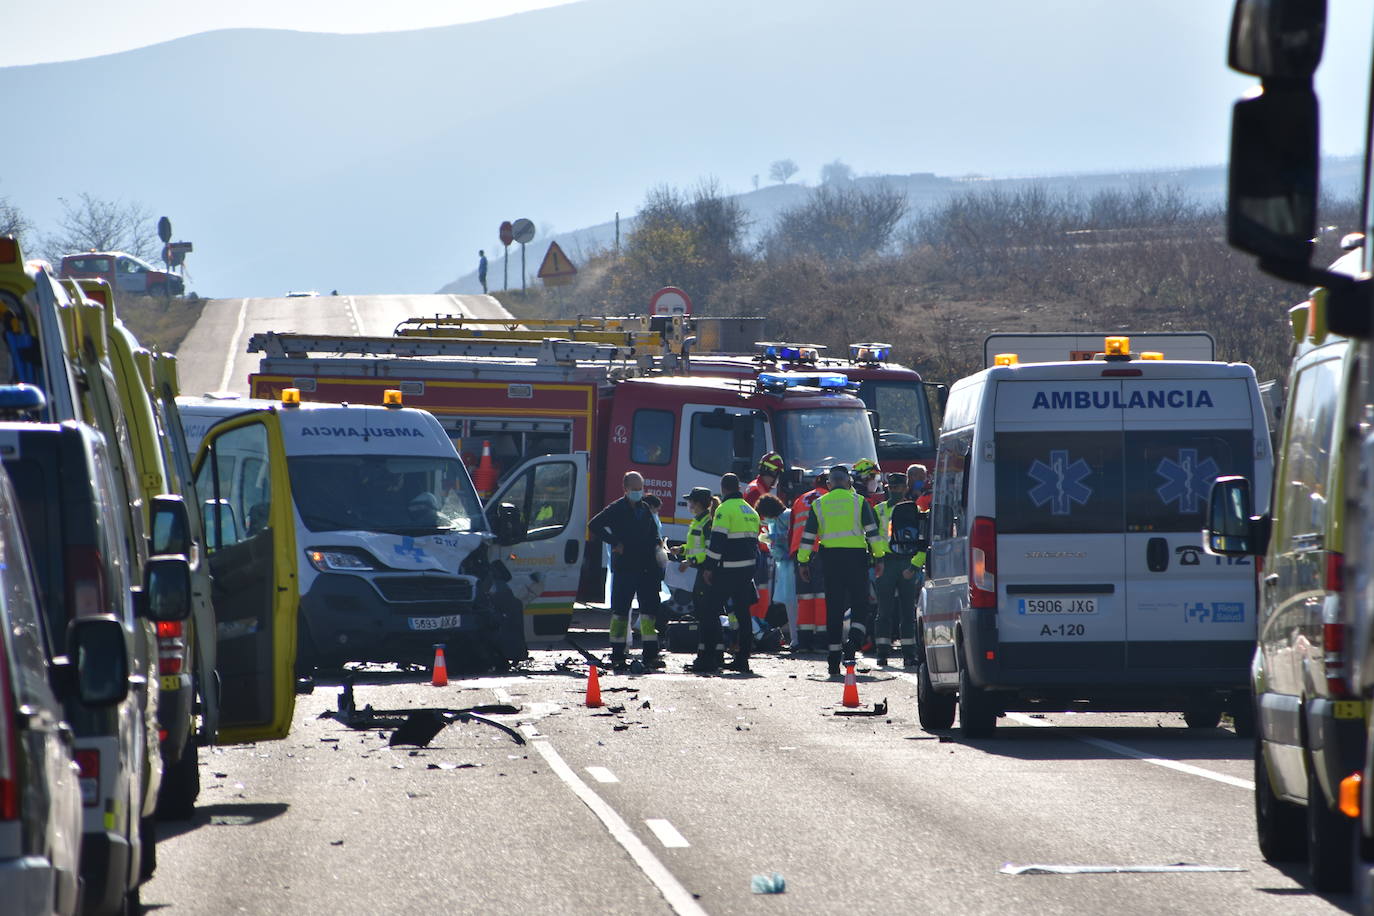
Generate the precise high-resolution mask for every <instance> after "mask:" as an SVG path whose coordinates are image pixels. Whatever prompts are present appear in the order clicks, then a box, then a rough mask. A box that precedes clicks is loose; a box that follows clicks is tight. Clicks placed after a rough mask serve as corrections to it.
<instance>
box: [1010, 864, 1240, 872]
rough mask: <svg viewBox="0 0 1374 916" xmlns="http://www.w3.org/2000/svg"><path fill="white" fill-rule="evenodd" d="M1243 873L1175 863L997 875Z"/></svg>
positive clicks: (1023, 868)
mask: <svg viewBox="0 0 1374 916" xmlns="http://www.w3.org/2000/svg"><path fill="white" fill-rule="evenodd" d="M1219 871H1245V869H1244V868H1236V867H1234V866H1230V865H1190V864H1188V863H1186V862H1176V863H1175V864H1173V865H1012V864H1011V863H1010V862H1009V863H1007V864H1006V865H1003V866H1002V867H1001V868H1000V869H999V870H998V873H999V874H1003V875H1153V874H1173V873H1177V872H1187V873H1191V872H1219Z"/></svg>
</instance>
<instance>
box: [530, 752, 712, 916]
mask: <svg viewBox="0 0 1374 916" xmlns="http://www.w3.org/2000/svg"><path fill="white" fill-rule="evenodd" d="M532 746H533V747H534V749H535V750H536V751H538V752H539V754H540V756H541V757H543V758H544V760H545V761H547V762H548V764H549V766H550V767H551V768H552V769H553V771H554V772H555V773H557V774H558V776H559V778H560V779H562V780H563V782H565V783H567V785H568V788H570V789H572V791H573V794H574V795H576V796H577V797H578V798H580V799H581V800H582V803H583V804H584V805H586V806H587V807H588V808H591V809H592V813H593V814H595V815H596V816H597V817H598V818H599V819H600V820H601V823H602V824H604V825H605V826H606V829H607V830H608V831H609V832H610V834H611V837H612V838H614V839H615V841H616V842H617V843H619V844H620V845H621V846H622V847H623V848H624V849H625V851H626V852H627V853H629V854H630V858H631V859H633V860H634V863H635V864H636V865H638V866H639V870H640V871H642V872H644V875H645V877H647V878H648V879H649V880H650V881H651V882H653V885H654V887H656V888H658V891H659V893H661V894H662V895H663V899H664V900H666V901H667V902H668V906H670V907H672V909H673V912H675V913H678V914H680V916H706V911H705V910H704V909H702V908H701V905H700V904H699V903H697V902H696V900H695V898H693V897H692V894H691V893H690V892H689V891H688V890H687V889H686V888H685V887H683V886H682V885H681V884H680V883H678V880H677V878H675V877H673V873H672V872H670V871H668V868H667V866H665V865H664V864H663V863H662V862H661V861H659V859H658V857H657V856H655V855H654V854H653V852H652V851H650V849H649V847H648V846H645V845H644V842H643V841H642V840H640V838H639V837H637V836H635V834H634V831H633V830H631V829H630V825H629V824H626V823H625V820H624V819H623V818H622V817H621V816H620V815H619V814H616V812H615V809H614V808H612V807H611V806H610V805H608V804H606V802H604V801H602V799H601V796H599V795H597V794H596V793H595V792H593V791H592V789H591V787H590V786H588V785H587V784H586V783H585V782H583V781H582V780H581V779H580V778H579V777H578V775H577V774H576V773H574V772H573V770H572V767H570V766H568V765H567V763H565V762H564V760H563V758H562V757H561V756H559V754H558V751H556V750H554V749H553V745H552V744H550V743H549V742H548V741H535V742H532Z"/></svg>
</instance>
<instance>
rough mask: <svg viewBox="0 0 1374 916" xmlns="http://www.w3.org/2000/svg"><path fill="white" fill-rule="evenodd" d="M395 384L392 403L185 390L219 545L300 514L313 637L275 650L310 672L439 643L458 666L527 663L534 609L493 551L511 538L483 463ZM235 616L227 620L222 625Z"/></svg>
mask: <svg viewBox="0 0 1374 916" xmlns="http://www.w3.org/2000/svg"><path fill="white" fill-rule="evenodd" d="M390 394H394V395H395V398H396V403H395V404H393V405H391V406H386V407H382V406H349V405H340V404H318V403H309V402H307V403H301V402H300V401H299V393H298V392H296V391H295V390H293V389H292V390H288V391H287V392H283V395H284V397H283V400H282V401H280V402H278V401H266V400H255V399H247V398H232V399H226V398H217V397H204V398H193V397H180V398H177V408H178V411H179V412H180V414H181V419H182V425H183V427H184V429H185V431H186V438H187V441H188V443H189V444H190V446H191V447H192V448H197V449H198V450H199V453H198V454H197V456H196V485H197V490H198V492H199V495H200V498H201V499H202V500H204V501H205V519H206V527H207V529H208V531H209V539H210V541H211V547H212V549H213V550H215V551H217V552H227V551H229V550H233V549H237V547H236V545H240V544H243V543H245V542H247V541H249V540H251V539H253V538H255V536H257V535H258V534H259V533H260V532H262V531H264V530H266V529H267V528H268V527H269V526H270V525H271V522H270V516H271V515H273V514H275V513H276V512H278V511H280V510H282V509H286V510H288V511H289V513H290V514H289V515H285V514H283V515H281V516H280V517H281V518H282V520H283V522H282V525H281V526H280V527H286V528H288V529H289V532H283V533H282V534H278V535H277V537H276V538H275V540H276V541H277V543H276V544H275V545H272V546H271V549H274V550H281V549H282V544H283V543H285V542H286V541H288V540H290V541H292V542H293V543H294V556H295V564H294V565H295V573H296V576H295V577H296V580H297V582H296V588H297V590H298V593H299V616H298V626H299V632H298V633H294V634H291V633H285V632H283V633H282V634H280V637H279V639H278V640H277V642H278V643H280V645H278V646H276V647H275V648H274V649H272V650H271V652H272V654H276V653H277V652H282V651H284V650H285V645H286V644H287V643H288V642H289V643H291V644H293V645H297V646H298V650H297V654H298V657H299V659H300V660H301V661H302V662H303V664H302V665H301V667H302V668H308V667H309V666H311V665H323V666H335V665H338V664H341V663H343V662H347V661H373V662H415V663H428V662H429V661H430V660H431V659H432V658H433V656H434V649H433V645H434V644H435V643H445V644H446V645H447V647H448V650H447V653H446V654H447V656H448V659H449V664H450V665H451V666H462V667H469V668H482V669H485V668H488V667H491V666H493V665H497V666H499V665H501V664H502V663H503V662H508V661H514V660H516V657H517V656H521V655H523V642H522V641H521V640H520V639H519V631H520V626H521V621H520V605H519V602H518V601H517V600H515V599H514V598H513V597H512V596H510V590H509V588H508V587H507V586H506V584H505V582H503V581H502V577H501V576H500V574H499V571H500V568H501V567H500V564H499V563H493V562H492V561H491V560H490V559H489V558H488V552H487V544H488V543H490V542H492V541H493V540H495V539H496V535H495V534H494V533H493V532H492V530H491V528H490V526H489V525H488V523H487V520H486V518H484V516H483V512H482V504H481V502H480V500H479V499H478V497H477V492H476V490H475V489H474V488H473V485H472V481H471V479H470V478H469V476H468V472H467V469H466V468H465V467H464V466H463V463H462V461H461V460H460V459H459V457H458V453H457V452H456V451H455V450H454V448H453V443H452V441H451V440H450V439H449V437H448V435H447V434H446V433H445V432H444V430H443V428H442V427H441V426H440V425H439V423H438V421H437V420H435V419H434V417H433V415H431V414H430V413H429V412H428V411H424V410H414V409H409V408H404V407H401V406H400V405H399V397H400V395H399V392H389V395H390ZM283 497H284V498H283ZM287 519H290V521H287ZM285 534H289V537H286V536H283V535H285ZM519 534H520V537H523V532H521V533H519ZM517 539H518V538H517ZM263 550H264V548H259V550H258V553H262V552H263ZM248 559H249V560H251V557H250V558H248ZM237 578H245V576H243V575H240V576H238V577H237ZM506 578H507V579H508V578H509V577H508V576H507V577H506ZM219 586H220V583H219V580H218V578H217V580H216V587H217V588H219ZM512 603H513V609H512V607H511V605H512ZM507 617H509V618H510V619H509V621H507V620H506V618H507ZM241 623H242V624H243V625H245V626H247V625H248V624H255V621H243V622H241ZM507 624H511V625H513V627H514V637H513V640H514V642H515V643H517V644H519V649H518V650H511V651H510V652H507V651H506V649H507V647H509V646H510V644H511V642H512V635H511V633H510V632H509V629H510V627H509V626H507ZM235 625H236V624H235V622H234V621H226V620H224V618H223V617H221V621H220V629H221V631H224V630H225V629H226V628H232V627H234V626H235ZM247 635H250V634H248V633H245V636H247ZM223 638H225V634H224V633H223V632H221V639H223ZM267 651H268V650H267V649H264V652H267Z"/></svg>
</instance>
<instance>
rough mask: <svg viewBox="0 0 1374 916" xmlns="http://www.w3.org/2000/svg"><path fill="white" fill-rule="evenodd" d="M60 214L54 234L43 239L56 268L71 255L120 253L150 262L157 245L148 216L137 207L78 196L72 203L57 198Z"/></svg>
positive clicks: (149, 216)
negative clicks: (80, 253) (88, 252)
mask: <svg viewBox="0 0 1374 916" xmlns="http://www.w3.org/2000/svg"><path fill="white" fill-rule="evenodd" d="M58 200H59V201H60V202H61V204H62V208H63V211H64V212H63V214H62V217H61V218H60V219H59V220H58V222H57V232H56V233H55V234H53V235H50V236H47V237H46V238H44V239H43V248H44V250H45V251H46V257H47V258H48V259H49V260H50V261H52V262H53V263H54V264H56V263H57V262H58V261H60V260H61V258H62V256H63V255H64V254H71V253H72V252H74V251H87V250H89V249H94V250H96V251H124V252H128V253H129V254H131V255H134V256H136V257H140V258H144V259H145V260H152V259H154V258H156V257H157V256H158V251H159V250H160V245H159V243H158V239H157V232H156V228H155V226H154V221H153V215H152V212H151V211H150V210H149V209H148V208H147V207H145V206H143V205H142V204H139V203H125V202H123V201H114V200H104V199H102V198H99V197H96V196H94V195H93V194H89V193H82V195H81V196H80V198H78V199H77V201H76V203H72V202H70V201H68V200H66V199H65V198H58Z"/></svg>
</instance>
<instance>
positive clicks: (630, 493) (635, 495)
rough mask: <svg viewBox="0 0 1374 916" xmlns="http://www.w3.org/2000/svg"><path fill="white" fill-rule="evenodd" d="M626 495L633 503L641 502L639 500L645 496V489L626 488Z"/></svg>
mask: <svg viewBox="0 0 1374 916" xmlns="http://www.w3.org/2000/svg"><path fill="white" fill-rule="evenodd" d="M625 496H626V498H628V499H629V500H630V502H632V503H637V502H639V501H640V500H641V499H642V498H643V497H644V491H643V490H626V491H625Z"/></svg>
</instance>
